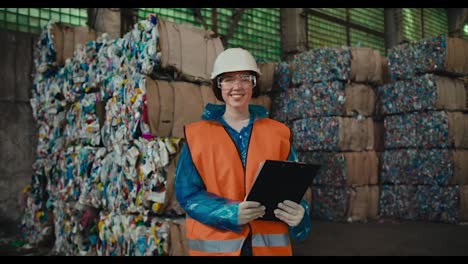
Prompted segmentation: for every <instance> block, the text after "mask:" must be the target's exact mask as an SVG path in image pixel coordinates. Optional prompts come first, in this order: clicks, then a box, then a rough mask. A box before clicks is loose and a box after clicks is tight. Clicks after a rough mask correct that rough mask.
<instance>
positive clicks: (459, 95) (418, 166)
mask: <svg viewBox="0 0 468 264" xmlns="http://www.w3.org/2000/svg"><path fill="white" fill-rule="evenodd" d="M467 57H468V42H467V41H465V40H462V39H456V38H448V37H445V36H437V37H431V38H425V39H421V40H419V41H413V42H410V43H407V44H403V45H399V46H396V47H394V48H392V49H391V50H390V51H389V54H388V61H389V69H390V73H391V83H389V84H386V85H383V86H381V87H379V89H378V91H379V92H378V93H379V98H380V100H381V108H382V110H381V111H382V113H383V114H384V115H385V118H384V125H385V136H384V138H385V140H384V141H385V142H384V145H385V150H384V151H383V152H382V157H381V159H382V165H381V171H380V175H379V178H380V182H381V193H380V200H379V207H380V215H381V216H382V217H383V218H390V219H396V220H412V221H439V222H446V223H457V222H460V221H466V220H468V204H467V202H468V166H467V164H468V151H467V150H466V149H467V148H468V134H467V133H468V132H467V131H468V114H467V113H466V110H467V106H466V91H465V87H464V85H463V82H462V81H461V80H459V79H458V78H459V77H460V76H466V75H468V60H467V59H466V58H467Z"/></svg>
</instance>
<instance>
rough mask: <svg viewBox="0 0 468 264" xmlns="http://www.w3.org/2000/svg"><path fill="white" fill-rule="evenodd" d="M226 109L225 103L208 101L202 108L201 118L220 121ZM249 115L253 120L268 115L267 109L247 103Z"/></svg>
mask: <svg viewBox="0 0 468 264" xmlns="http://www.w3.org/2000/svg"><path fill="white" fill-rule="evenodd" d="M225 111H226V105H225V104H220V105H216V104H211V103H208V104H207V105H206V106H205V109H204V110H203V114H202V116H201V119H202V120H207V121H215V122H221V120H222V117H223V114H224V112H225ZM249 112H250V117H251V118H252V117H253V119H254V122H255V121H257V120H259V119H262V118H267V117H268V111H267V110H266V108H265V107H263V106H261V105H254V104H249Z"/></svg>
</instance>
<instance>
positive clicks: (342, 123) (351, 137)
mask: <svg viewBox="0 0 468 264" xmlns="http://www.w3.org/2000/svg"><path fill="white" fill-rule="evenodd" d="M338 123H339V129H340V131H339V142H338V144H337V146H338V148H339V149H340V150H342V151H363V150H372V149H373V147H374V123H373V121H372V118H361V119H359V118H348V117H339V118H338Z"/></svg>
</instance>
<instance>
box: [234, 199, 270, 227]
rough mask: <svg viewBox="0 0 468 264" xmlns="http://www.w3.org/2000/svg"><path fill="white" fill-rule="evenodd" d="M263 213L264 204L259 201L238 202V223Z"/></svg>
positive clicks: (246, 221)
mask: <svg viewBox="0 0 468 264" xmlns="http://www.w3.org/2000/svg"><path fill="white" fill-rule="evenodd" d="M264 215H265V206H263V205H261V204H260V203H259V202H253V201H243V202H241V203H240V204H239V210H238V213H237V223H238V224H239V225H243V224H247V223H248V222H250V221H252V220H255V219H257V218H259V217H262V216H264Z"/></svg>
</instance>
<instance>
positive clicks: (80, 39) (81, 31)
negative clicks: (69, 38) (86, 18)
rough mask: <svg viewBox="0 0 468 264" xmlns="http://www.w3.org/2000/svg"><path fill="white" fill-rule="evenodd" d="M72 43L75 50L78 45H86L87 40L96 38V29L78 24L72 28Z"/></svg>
mask: <svg viewBox="0 0 468 264" xmlns="http://www.w3.org/2000/svg"><path fill="white" fill-rule="evenodd" d="M73 35H74V45H73V49H74V50H76V49H77V48H78V45H83V46H84V45H86V43H87V42H89V41H93V40H96V31H95V30H94V29H91V28H89V27H87V26H80V27H74V28H73Z"/></svg>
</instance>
